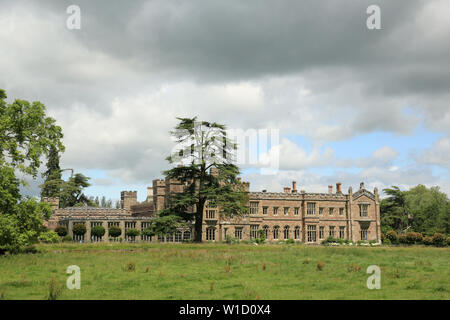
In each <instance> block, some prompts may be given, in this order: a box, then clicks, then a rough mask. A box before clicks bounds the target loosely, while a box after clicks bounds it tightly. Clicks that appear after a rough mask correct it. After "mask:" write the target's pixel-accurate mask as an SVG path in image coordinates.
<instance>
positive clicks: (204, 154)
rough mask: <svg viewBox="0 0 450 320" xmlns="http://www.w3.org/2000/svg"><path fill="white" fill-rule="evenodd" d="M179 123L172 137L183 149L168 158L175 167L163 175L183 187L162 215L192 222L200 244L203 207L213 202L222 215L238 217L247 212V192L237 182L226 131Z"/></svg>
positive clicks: (215, 126)
mask: <svg viewBox="0 0 450 320" xmlns="http://www.w3.org/2000/svg"><path fill="white" fill-rule="evenodd" d="M178 120H180V122H179V123H178V125H177V126H176V127H175V130H174V131H173V132H172V135H173V137H174V138H175V140H176V142H177V143H178V145H179V146H183V149H181V150H179V151H177V152H174V153H173V154H171V155H170V156H169V157H167V160H168V161H169V162H170V163H171V164H176V165H177V166H175V167H174V168H172V169H170V170H167V171H165V172H164V174H165V175H166V177H167V178H169V179H176V180H178V181H180V182H181V183H182V184H183V185H184V187H183V190H182V192H179V193H175V194H172V195H171V196H170V198H169V202H168V207H167V208H166V209H165V210H163V211H162V212H161V215H177V216H180V217H182V218H183V219H184V220H186V221H192V220H194V221H195V232H194V236H195V239H194V240H195V241H196V242H200V241H201V239H202V216H203V210H204V208H205V205H207V203H208V202H214V204H215V205H216V206H217V208H218V210H219V212H220V214H221V215H224V216H227V217H233V216H239V215H242V214H245V213H247V211H248V208H247V203H248V192H247V191H246V185H244V184H243V183H241V182H240V181H238V180H237V176H238V175H239V168H238V167H237V166H235V165H234V164H233V163H232V158H233V157H232V152H234V150H235V147H236V146H235V145H234V144H233V142H232V141H230V140H229V139H228V138H227V135H226V127H225V126H224V125H221V124H218V123H215V122H207V121H197V119H196V118H195V117H194V118H192V119H190V118H178ZM193 208H196V210H193Z"/></svg>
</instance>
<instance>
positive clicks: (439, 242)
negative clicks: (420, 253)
mask: <svg viewBox="0 0 450 320" xmlns="http://www.w3.org/2000/svg"><path fill="white" fill-rule="evenodd" d="M445 242H446V239H445V238H444V235H443V234H442V233H438V232H436V233H435V234H434V235H433V244H434V245H435V246H437V247H442V246H444V245H445Z"/></svg>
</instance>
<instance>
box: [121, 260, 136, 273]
mask: <svg viewBox="0 0 450 320" xmlns="http://www.w3.org/2000/svg"><path fill="white" fill-rule="evenodd" d="M122 270H123V271H127V272H135V271H136V263H134V262H128V263H127V264H126V265H125V266H123V267H122Z"/></svg>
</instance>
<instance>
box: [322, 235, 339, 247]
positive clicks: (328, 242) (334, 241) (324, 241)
mask: <svg viewBox="0 0 450 320" xmlns="http://www.w3.org/2000/svg"><path fill="white" fill-rule="evenodd" d="M330 243H339V239H336V238H333V237H332V236H329V237H328V238H326V239H325V240H323V241H322V243H321V244H323V245H327V244H330Z"/></svg>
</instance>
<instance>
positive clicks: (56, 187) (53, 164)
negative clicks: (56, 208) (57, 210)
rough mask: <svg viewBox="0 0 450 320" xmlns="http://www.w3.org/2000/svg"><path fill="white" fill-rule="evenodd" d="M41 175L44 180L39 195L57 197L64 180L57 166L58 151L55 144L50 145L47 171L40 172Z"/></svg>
mask: <svg viewBox="0 0 450 320" xmlns="http://www.w3.org/2000/svg"><path fill="white" fill-rule="evenodd" d="M42 177H43V178H45V181H44V183H43V184H42V186H41V188H42V190H41V197H59V193H60V191H61V185H62V184H63V183H64V180H63V179H62V175H61V168H60V167H59V151H58V149H57V148H56V147H55V146H50V151H49V154H48V160H47V171H45V172H44V173H43V174H42Z"/></svg>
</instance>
